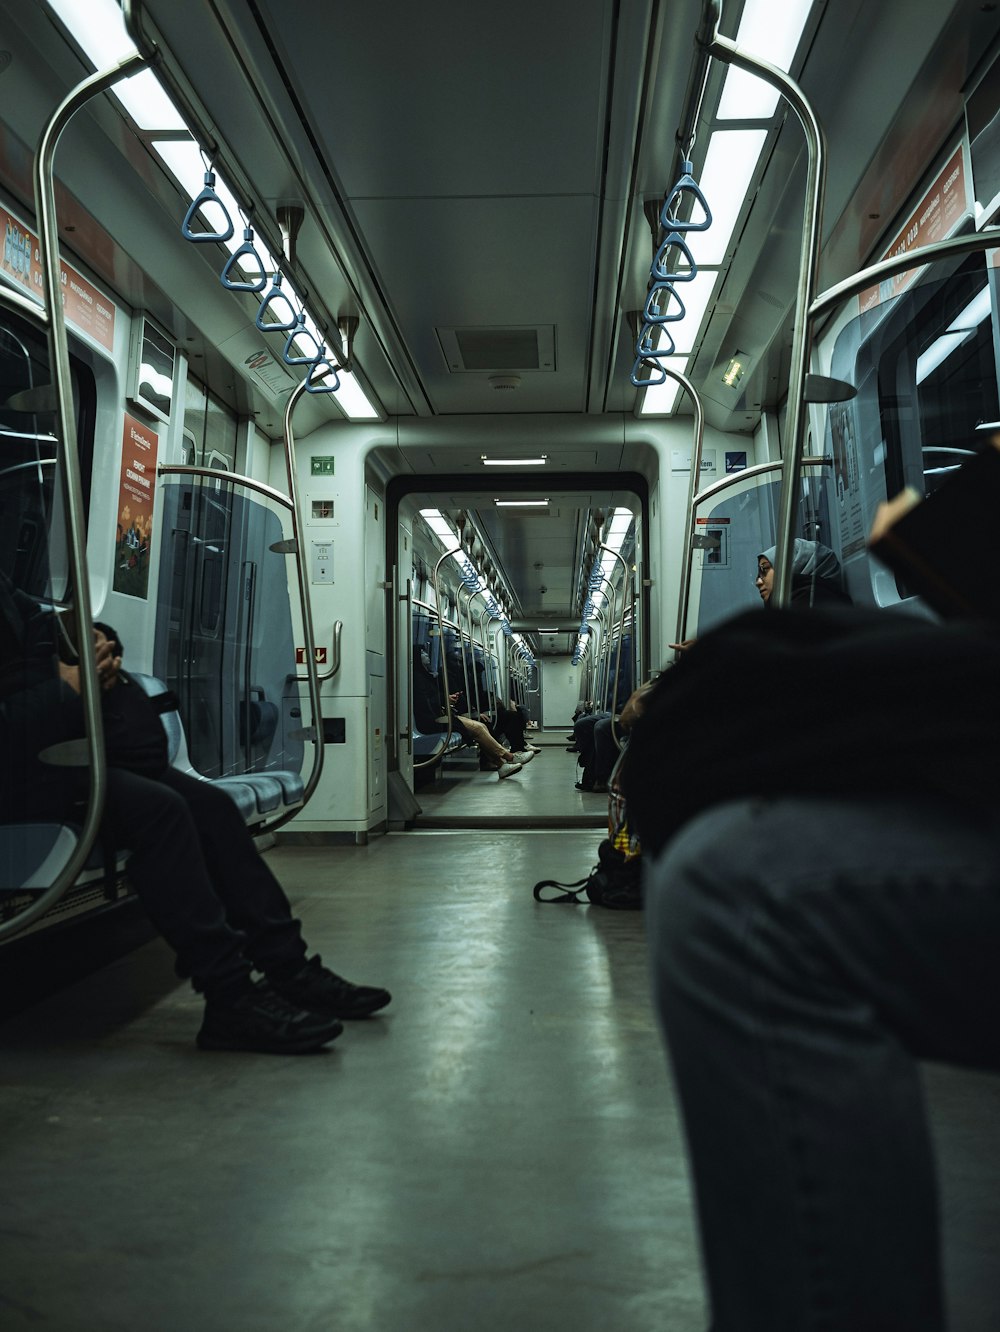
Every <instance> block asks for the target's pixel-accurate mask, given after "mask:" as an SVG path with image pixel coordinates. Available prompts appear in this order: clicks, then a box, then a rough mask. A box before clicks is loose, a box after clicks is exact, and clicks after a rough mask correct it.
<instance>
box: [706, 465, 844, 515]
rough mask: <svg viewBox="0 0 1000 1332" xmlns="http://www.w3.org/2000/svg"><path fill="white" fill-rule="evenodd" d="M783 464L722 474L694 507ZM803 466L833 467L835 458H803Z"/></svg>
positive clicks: (776, 469) (756, 466)
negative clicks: (749, 478) (727, 474)
mask: <svg viewBox="0 0 1000 1332" xmlns="http://www.w3.org/2000/svg"><path fill="white" fill-rule="evenodd" d="M783 465H784V464H783V463H780V462H767V463H754V465H753V466H752V467H744V468H743V469H742V470H741V471H739V472H732V473H730V475H729V476H721V477H719V479H718V481H713V482H712V484H711V485H710V486H706V487H705V489H704V490H702V491H700V492H699V493H698V494H697V495H695V497H694V507H695V508H697V507H698V505H699V504H703V503H704V502H705V500H707V499H714V498H715V496H716V495H718V494H720V493H721V492H722V491H723V490H728V489H730V488H731V487H732V486H736V485H739V483H740V482H741V481H745V480H746V479H747V478H748V477H754V476H764V475H766V474H767V473H768V472H780V471H781V469H782V467H783ZM802 466H803V467H832V466H833V459H832V458H803V459H802ZM692 517H693V515H692Z"/></svg>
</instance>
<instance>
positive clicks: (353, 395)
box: [332, 370, 379, 421]
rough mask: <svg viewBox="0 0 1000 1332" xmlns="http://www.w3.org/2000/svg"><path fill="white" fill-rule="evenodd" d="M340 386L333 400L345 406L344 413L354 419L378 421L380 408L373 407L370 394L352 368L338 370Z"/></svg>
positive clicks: (342, 406) (338, 404)
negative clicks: (369, 397)
mask: <svg viewBox="0 0 1000 1332" xmlns="http://www.w3.org/2000/svg"><path fill="white" fill-rule="evenodd" d="M337 373H338V375H339V377H340V388H339V389H338V390H337V392H336V393H334V394H333V395H332V396H333V400H334V401H335V402H336V404H337V406H338V407H341V408H343V411H344V415H345V416H348V417H350V419H351V420H352V421H377V420H378V419H379V410H378V408H377V407H373V406H372V404H371V402H370V401H369V400H368V395H367V394H366V393H365V391H364V389H363V388H362V387H361V385H360V384H359V383H358V381H357V379H356V378H355V376H354V375H353V374H352V373H351V371H350V370H338V372H337Z"/></svg>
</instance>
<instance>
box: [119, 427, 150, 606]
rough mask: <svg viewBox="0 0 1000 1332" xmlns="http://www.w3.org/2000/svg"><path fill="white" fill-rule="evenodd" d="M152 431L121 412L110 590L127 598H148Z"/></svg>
mask: <svg viewBox="0 0 1000 1332" xmlns="http://www.w3.org/2000/svg"><path fill="white" fill-rule="evenodd" d="M158 443H159V440H158V438H157V435H156V433H155V431H153V430H150V428H149V426H144V425H143V424H142V422H141V421H137V420H136V419H135V417H134V416H129V414H128V413H127V412H126V413H125V429H124V431H123V433H122V470H121V480H120V482H119V486H118V534H117V536H116V537H115V576H114V581H113V584H112V585H113V587H114V590H115V591H116V592H124V593H125V595H126V596H127V597H142V598H143V600H145V599H146V597H148V595H149V554H150V546H151V543H152V538H153V503H154V499H155V495H156V449H157V445H158Z"/></svg>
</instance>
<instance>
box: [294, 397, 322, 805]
mask: <svg viewBox="0 0 1000 1332" xmlns="http://www.w3.org/2000/svg"><path fill="white" fill-rule="evenodd" d="M307 383H308V380H305V379H303V380H302V382H301V383H299V384H296V386H295V388H294V389H292V392H291V393H290V395H289V398H288V402H287V404H286V406H285V437H284V444H285V477H286V479H287V482H288V498H289V500H290V502H291V506H292V507H291V515H290V516H291V524H292V542H293V546H294V554H295V573H296V577H297V579H298V584H299V602H300V604H301V606H302V631H303V633H304V634H305V639H306V661H305V666H306V679H307V680H308V683H309V707H310V709H311V710H312V723H313V731H314V742H313V768H312V772H311V773H310V774H309V780H308V781H307V782H306V784H305V789H304V791H303V793H302V802H303V804H305V803H306V802H307V801H308V800H309V797H310V796H311V795H312V793H313V792H314V791H315V790H316V787H317V786H318V785H319V779H320V774H321V773H322V771H323V756H324V750H325V745H324V743H323V717H322V708H321V705H320V698H319V680H318V678H317V671H316V656H315V653H314V652H313V644H314V643H315V642H316V636H315V633H314V631H313V618H312V601H311V599H310V596H309V578H308V573H307V570H306V556H305V551H304V550H303V548H302V529H301V525H300V523H299V497H298V482H297V479H296V474H295V436H294V434H293V433H292V413H293V412H294V411H295V408H296V405H297V404H298V403H299V401H300V400H301V398H302V395H303V394H304V393H305V391H306V384H307Z"/></svg>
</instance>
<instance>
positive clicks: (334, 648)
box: [288, 620, 344, 684]
mask: <svg viewBox="0 0 1000 1332" xmlns="http://www.w3.org/2000/svg"><path fill="white" fill-rule="evenodd" d="M343 632H344V621H343V620H334V622H333V636H332V639H331V643H330V666H329V668H328V669H327V670H325V671H317V673H316V680H317V682H318V683H319V684H325V682H326V681H327V680H333V679H334V678H335V677H336V676H337V675H339V674H340V657H341V649H340V640H341V636H342V634H343ZM288 678H289V679H290V680H295V681H297V682H298V683H299V684H305V682H306V681H307V680H308V679H309V676H308V675H290V676H289V677H288Z"/></svg>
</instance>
